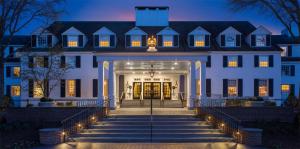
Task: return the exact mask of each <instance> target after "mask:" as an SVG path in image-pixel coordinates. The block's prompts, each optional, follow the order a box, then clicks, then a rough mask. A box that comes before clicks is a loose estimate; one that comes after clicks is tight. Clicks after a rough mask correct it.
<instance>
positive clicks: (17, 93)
mask: <svg viewBox="0 0 300 149" xmlns="http://www.w3.org/2000/svg"><path fill="white" fill-rule="evenodd" d="M20 95H21V87H20V86H19V85H13V86H11V96H14V97H16V96H20Z"/></svg>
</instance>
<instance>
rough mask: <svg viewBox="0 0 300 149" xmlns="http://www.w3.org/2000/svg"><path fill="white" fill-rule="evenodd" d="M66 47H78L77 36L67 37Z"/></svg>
mask: <svg viewBox="0 0 300 149" xmlns="http://www.w3.org/2000/svg"><path fill="white" fill-rule="evenodd" d="M68 47H78V36H69V37H68Z"/></svg>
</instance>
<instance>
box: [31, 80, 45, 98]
mask: <svg viewBox="0 0 300 149" xmlns="http://www.w3.org/2000/svg"><path fill="white" fill-rule="evenodd" d="M42 87H43V81H35V82H34V84H33V97H34V98H41V97H43V96H44V92H43V88H42Z"/></svg>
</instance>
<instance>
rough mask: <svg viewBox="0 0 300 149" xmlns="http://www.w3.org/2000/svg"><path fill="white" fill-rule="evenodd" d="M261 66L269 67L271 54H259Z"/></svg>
mask: <svg viewBox="0 0 300 149" xmlns="http://www.w3.org/2000/svg"><path fill="white" fill-rule="evenodd" d="M259 67H269V56H259Z"/></svg>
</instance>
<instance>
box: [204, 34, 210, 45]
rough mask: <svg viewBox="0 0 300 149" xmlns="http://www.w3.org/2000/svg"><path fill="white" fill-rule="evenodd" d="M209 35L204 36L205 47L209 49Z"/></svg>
mask: <svg viewBox="0 0 300 149" xmlns="http://www.w3.org/2000/svg"><path fill="white" fill-rule="evenodd" d="M209 41H210V40H209V35H205V46H206V47H209V45H210V43H209Z"/></svg>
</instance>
